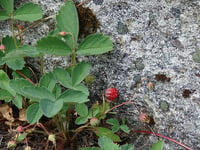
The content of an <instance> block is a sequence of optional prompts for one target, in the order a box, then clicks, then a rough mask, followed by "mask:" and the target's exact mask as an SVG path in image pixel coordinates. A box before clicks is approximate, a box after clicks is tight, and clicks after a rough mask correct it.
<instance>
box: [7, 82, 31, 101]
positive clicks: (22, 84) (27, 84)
mask: <svg viewBox="0 0 200 150" xmlns="http://www.w3.org/2000/svg"><path fill="white" fill-rule="evenodd" d="M9 85H10V87H12V89H14V90H15V91H16V92H17V93H18V94H20V95H23V96H25V97H27V98H30V99H31V98H32V97H28V96H27V95H26V94H24V93H23V91H22V89H23V88H24V87H34V85H33V84H32V83H30V82H29V81H28V80H26V79H14V80H11V81H10V83H9Z"/></svg>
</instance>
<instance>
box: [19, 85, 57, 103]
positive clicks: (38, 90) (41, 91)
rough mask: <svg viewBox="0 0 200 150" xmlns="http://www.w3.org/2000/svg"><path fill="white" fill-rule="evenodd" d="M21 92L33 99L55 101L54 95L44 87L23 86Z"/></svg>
mask: <svg viewBox="0 0 200 150" xmlns="http://www.w3.org/2000/svg"><path fill="white" fill-rule="evenodd" d="M22 92H23V93H24V94H26V95H28V96H29V97H33V99H40V100H41V99H49V100H52V101H55V97H54V95H53V94H52V93H51V92H50V91H49V90H48V89H47V88H44V87H24V88H23V89H22Z"/></svg>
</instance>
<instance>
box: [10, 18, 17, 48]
mask: <svg viewBox="0 0 200 150" xmlns="http://www.w3.org/2000/svg"><path fill="white" fill-rule="evenodd" d="M11 30H12V37H13V40H14V44H15V48H18V46H17V41H16V36H15V33H14V19H12V18H11Z"/></svg>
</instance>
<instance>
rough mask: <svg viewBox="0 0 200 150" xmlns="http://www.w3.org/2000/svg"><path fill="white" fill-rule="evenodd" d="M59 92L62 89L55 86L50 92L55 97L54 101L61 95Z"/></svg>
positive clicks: (57, 85)
mask: <svg viewBox="0 0 200 150" xmlns="http://www.w3.org/2000/svg"><path fill="white" fill-rule="evenodd" d="M61 92H62V89H61V87H60V85H59V84H56V85H55V87H54V89H53V91H52V93H53V95H54V96H55V98H56V99H57V98H58V97H59V96H60V95H61Z"/></svg>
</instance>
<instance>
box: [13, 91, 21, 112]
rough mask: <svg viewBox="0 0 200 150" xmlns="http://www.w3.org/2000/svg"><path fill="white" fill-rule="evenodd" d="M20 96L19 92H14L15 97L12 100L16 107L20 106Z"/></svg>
mask: <svg viewBox="0 0 200 150" xmlns="http://www.w3.org/2000/svg"><path fill="white" fill-rule="evenodd" d="M22 100H23V99H22V96H21V95H19V94H16V96H15V98H14V99H13V100H12V102H13V103H14V104H15V106H17V108H19V109H21V108H22Z"/></svg>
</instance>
